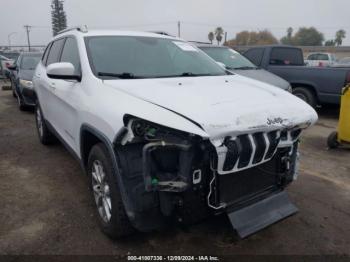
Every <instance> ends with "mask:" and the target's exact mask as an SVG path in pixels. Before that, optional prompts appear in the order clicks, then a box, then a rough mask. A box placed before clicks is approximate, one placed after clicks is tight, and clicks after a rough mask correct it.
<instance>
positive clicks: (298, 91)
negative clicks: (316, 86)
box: [292, 87, 317, 108]
mask: <svg viewBox="0 0 350 262" xmlns="http://www.w3.org/2000/svg"><path fill="white" fill-rule="evenodd" d="M292 93H293V95H295V96H297V97H299V98H300V99H301V100H304V101H305V102H306V103H308V104H309V105H310V106H312V107H313V108H315V107H316V106H317V99H316V96H315V94H314V92H313V91H311V90H309V89H307V88H305V87H295V88H293V92H292Z"/></svg>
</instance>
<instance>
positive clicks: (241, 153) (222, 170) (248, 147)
mask: <svg viewBox="0 0 350 262" xmlns="http://www.w3.org/2000/svg"><path fill="white" fill-rule="evenodd" d="M300 132H301V131H300V129H293V130H283V131H280V130H275V131H270V132H257V133H253V134H244V135H239V136H236V137H227V138H226V139H225V141H224V147H223V150H222V151H220V149H219V150H218V172H219V174H226V173H231V172H235V171H240V170H244V169H247V168H249V167H252V166H255V165H258V164H261V163H264V162H266V161H268V160H270V159H271V158H272V157H273V156H274V154H275V152H276V150H277V147H279V146H280V147H281V146H286V145H291V144H292V143H293V141H295V140H296V139H298V137H299V135H300ZM221 149H222V147H221Z"/></svg>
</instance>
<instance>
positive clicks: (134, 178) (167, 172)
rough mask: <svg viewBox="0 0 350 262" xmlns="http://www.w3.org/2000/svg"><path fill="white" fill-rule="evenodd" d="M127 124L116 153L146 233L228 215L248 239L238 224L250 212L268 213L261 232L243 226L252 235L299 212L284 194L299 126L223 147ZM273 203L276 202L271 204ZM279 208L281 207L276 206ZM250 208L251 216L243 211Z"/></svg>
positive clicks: (136, 219)
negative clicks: (168, 224)
mask: <svg viewBox="0 0 350 262" xmlns="http://www.w3.org/2000/svg"><path fill="white" fill-rule="evenodd" d="M125 122H126V127H125V129H124V130H123V131H122V132H120V134H119V135H118V136H117V138H116V141H115V152H116V154H117V155H118V160H119V162H120V163H119V166H120V169H121V175H122V181H123V186H124V187H125V189H126V190H125V191H126V192H127V195H128V198H129V199H130V201H129V202H130V203H131V207H130V209H131V210H132V214H133V215H132V222H133V224H134V226H135V227H136V228H138V229H139V230H141V231H149V230H152V229H155V228H158V227H160V226H161V225H164V224H165V222H166V221H167V220H169V219H170V220H171V219H173V218H175V219H176V220H177V221H179V222H183V223H194V222H196V221H199V220H200V219H202V218H204V217H205V216H207V215H210V214H216V213H222V212H226V213H228V214H229V218H230V221H231V222H232V225H233V226H234V228H235V229H236V230H237V231H238V233H239V234H240V235H241V236H242V237H245V236H246V233H240V231H239V228H240V227H241V226H242V225H240V224H239V223H238V224H237V221H239V220H240V217H245V219H246V220H247V216H248V214H255V211H256V212H257V211H258V210H260V211H259V212H258V213H259V217H261V219H262V220H261V221H262V222H261V223H260V224H259V223H258V224H259V225H260V226H257V225H255V226H254V227H252V228H250V229H247V225H244V226H243V228H244V232H250V233H249V234H251V232H255V231H254V230H253V228H255V229H256V230H259V229H261V228H263V227H265V226H266V225H268V224H271V223H274V222H276V219H277V217H278V218H279V219H282V218H283V217H285V216H288V215H291V214H292V213H294V212H295V211H296V209H294V208H292V205H291V204H290V203H289V202H288V201H284V200H285V199H286V197H285V193H283V194H281V192H283V189H284V188H285V187H286V186H287V185H288V184H289V183H290V182H291V181H293V179H294V177H295V174H296V162H297V148H298V139H299V136H300V133H301V129H300V128H299V127H293V128H289V129H279V130H270V131H268V132H257V133H248V134H239V135H236V136H234V135H232V136H226V137H225V138H224V139H223V140H222V143H221V144H217V145H216V146H215V145H214V144H215V143H212V142H211V141H210V140H208V139H207V140H204V139H202V138H201V137H198V136H195V135H191V134H187V133H183V132H181V131H177V130H171V129H168V128H166V127H162V126H159V125H156V124H154V123H150V122H147V121H144V120H140V119H137V118H129V119H127V120H126V121H125ZM279 195H280V196H282V198H283V199H279V197H277V196H279ZM271 197H273V200H271V202H269V201H267V200H266V199H269V198H271ZM275 202H276V203H279V204H271V205H269V204H268V203H275ZM257 203H265V204H261V205H258V204H257ZM283 203H285V205H284V204H283ZM264 205H265V206H266V205H268V206H269V207H266V212H265V214H266V216H264V215H263V214H262V213H264V212H263V209H264V208H263V207H264ZM281 205H282V207H281ZM254 206H255V207H256V210H255V211H252V208H253V207H254ZM271 206H275V207H276V208H277V209H276V208H275V209H273V208H272V209H271ZM287 206H288V207H289V208H287V209H288V210H289V211H288V212H284V213H283V214H285V215H281V216H273V219H270V220H269V219H267V217H269V214H270V217H271V212H272V213H276V214H277V213H279V211H278V209H280V208H282V209H283V208H286V207H287ZM247 207H250V209H249V211H247V212H246V213H244V212H243V211H240V210H246V209H245V208H247ZM253 209H254V208H253ZM237 212H241V213H237ZM242 212H243V213H242ZM241 214H243V215H242V216H241ZM280 214H282V213H280ZM279 219H278V220H279ZM252 221H253V220H252ZM253 224H256V221H255V222H254V223H253ZM241 232H243V231H241Z"/></svg>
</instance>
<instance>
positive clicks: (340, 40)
mask: <svg viewBox="0 0 350 262" xmlns="http://www.w3.org/2000/svg"><path fill="white" fill-rule="evenodd" d="M345 34H346V32H345V30H343V29H340V30H338V31H337V32H336V33H335V40H334V42H335V43H336V45H338V46H339V45H341V44H342V43H343V39H344V38H345Z"/></svg>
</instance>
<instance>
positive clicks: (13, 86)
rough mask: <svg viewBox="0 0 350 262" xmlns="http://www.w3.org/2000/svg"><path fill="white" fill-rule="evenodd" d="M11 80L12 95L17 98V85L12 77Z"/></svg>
mask: <svg viewBox="0 0 350 262" xmlns="http://www.w3.org/2000/svg"><path fill="white" fill-rule="evenodd" d="M10 81H11V88H12V96H13V97H14V98H16V97H17V94H16V91H15V90H16V86H15V83H14V82H13V80H12V79H11V80H10Z"/></svg>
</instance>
